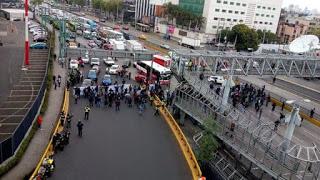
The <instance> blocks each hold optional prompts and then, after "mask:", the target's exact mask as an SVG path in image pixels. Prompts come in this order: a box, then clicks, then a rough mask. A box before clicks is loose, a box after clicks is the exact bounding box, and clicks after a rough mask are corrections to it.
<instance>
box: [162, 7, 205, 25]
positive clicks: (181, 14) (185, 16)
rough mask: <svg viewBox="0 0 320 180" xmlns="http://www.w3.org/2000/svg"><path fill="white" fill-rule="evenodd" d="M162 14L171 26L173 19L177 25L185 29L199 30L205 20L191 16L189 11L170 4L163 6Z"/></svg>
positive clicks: (194, 15)
mask: <svg viewBox="0 0 320 180" xmlns="http://www.w3.org/2000/svg"><path fill="white" fill-rule="evenodd" d="M164 9H165V10H164V14H165V16H166V17H167V18H168V21H171V22H172V24H173V21H174V19H176V23H177V24H178V25H182V26H186V27H194V28H199V29H200V28H201V27H202V24H203V23H204V21H205V19H204V17H202V16H198V15H196V14H193V13H192V12H190V11H187V10H185V9H183V8H181V7H180V6H178V5H174V4H172V3H171V2H169V3H166V4H165V5H164Z"/></svg>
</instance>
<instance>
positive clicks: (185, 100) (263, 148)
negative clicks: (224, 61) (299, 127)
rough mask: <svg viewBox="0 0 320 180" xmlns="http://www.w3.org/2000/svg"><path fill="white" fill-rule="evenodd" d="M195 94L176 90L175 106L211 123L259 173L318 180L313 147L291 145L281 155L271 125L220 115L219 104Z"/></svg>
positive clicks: (231, 111)
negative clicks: (214, 124)
mask: <svg viewBox="0 0 320 180" xmlns="http://www.w3.org/2000/svg"><path fill="white" fill-rule="evenodd" d="M198 90H199V89H196V88H195V87H194V86H191V85H188V84H183V85H180V86H178V88H177V89H176V91H177V95H176V99H175V102H174V104H175V105H176V106H177V107H178V108H179V109H181V110H183V111H184V112H185V113H187V114H188V115H189V116H191V117H193V118H194V119H196V120H197V121H199V122H204V121H206V120H209V119H211V120H212V119H214V120H215V121H216V124H217V127H218V128H217V132H214V133H215V135H216V136H217V137H218V138H219V139H221V140H222V141H223V142H224V143H225V144H226V145H228V146H229V147H231V148H232V149H234V150H235V151H236V152H238V153H239V154H241V155H243V157H245V158H246V159H248V160H249V161H251V162H252V163H254V164H255V165H256V166H257V167H258V168H259V169H261V170H262V171H264V172H266V173H267V174H269V175H270V176H271V177H273V178H276V179H290V178H293V179H299V178H300V177H301V176H302V178H304V179H317V178H318V177H319V170H320V162H319V160H318V158H317V157H320V152H319V150H318V149H317V148H316V147H301V146H299V145H297V144H294V143H293V142H291V143H290V146H289V148H288V150H287V151H284V145H285V142H286V140H285V139H284V137H283V136H282V135H280V134H278V133H277V132H276V131H274V125H273V124H272V123H262V122H260V121H259V120H258V119H256V118H251V117H250V116H246V115H244V114H242V113H241V112H239V111H237V110H236V109H232V108H229V109H225V111H223V112H222V111H221V110H220V109H219V106H218V105H219V101H218V102H215V100H214V99H207V97H210V96H209V94H206V93H205V92H204V91H202V93H200V92H199V91H198ZM232 123H234V129H233V130H232V129H231V128H230V127H231V124H232ZM301 149H304V150H305V151H301Z"/></svg>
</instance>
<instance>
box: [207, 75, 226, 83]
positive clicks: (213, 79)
mask: <svg viewBox="0 0 320 180" xmlns="http://www.w3.org/2000/svg"><path fill="white" fill-rule="evenodd" d="M208 81H209V82H214V83H216V84H222V83H223V82H224V81H225V79H224V77H223V76H210V77H209V78H208Z"/></svg>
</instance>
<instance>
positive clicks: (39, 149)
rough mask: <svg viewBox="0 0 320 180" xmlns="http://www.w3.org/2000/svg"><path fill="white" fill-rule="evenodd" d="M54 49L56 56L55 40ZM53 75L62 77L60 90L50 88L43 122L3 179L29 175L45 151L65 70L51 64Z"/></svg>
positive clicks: (60, 98) (21, 177)
mask: <svg viewBox="0 0 320 180" xmlns="http://www.w3.org/2000/svg"><path fill="white" fill-rule="evenodd" d="M56 37H58V36H56ZM55 44H56V46H55V47H56V49H55V53H56V54H58V48H57V47H59V39H58V38H56V42H55ZM53 74H55V75H58V74H60V75H61V77H62V84H61V87H60V88H57V89H56V90H54V86H51V89H50V94H49V101H48V108H47V111H46V113H45V114H44V116H43V122H42V125H41V129H39V130H38V131H37V132H36V134H35V135H34V137H33V139H32V140H31V142H30V144H29V146H28V148H27V150H26V152H25V154H24V155H23V157H22V159H21V161H20V162H19V163H18V164H17V165H16V166H15V167H14V168H12V169H11V170H10V171H9V172H8V173H7V174H5V175H4V176H3V177H2V178H3V179H10V180H21V179H23V177H24V176H25V175H26V174H28V173H30V172H31V171H32V170H33V169H34V168H35V167H36V165H37V164H38V162H39V160H40V158H41V156H42V153H43V151H44V150H45V148H46V146H47V144H48V141H49V137H50V135H51V132H52V129H53V128H54V126H55V123H56V120H57V116H58V114H59V113H60V106H61V103H62V100H63V92H64V88H63V87H64V85H65V74H66V71H65V69H63V68H61V67H60V66H59V65H58V63H57V62H53Z"/></svg>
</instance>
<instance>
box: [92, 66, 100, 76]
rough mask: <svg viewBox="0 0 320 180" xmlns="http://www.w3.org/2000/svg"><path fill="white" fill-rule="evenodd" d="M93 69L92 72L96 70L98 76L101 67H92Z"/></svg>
mask: <svg viewBox="0 0 320 180" xmlns="http://www.w3.org/2000/svg"><path fill="white" fill-rule="evenodd" d="M91 69H92V70H95V71H96V73H97V74H99V73H100V68H99V66H97V65H94V66H92V68H91Z"/></svg>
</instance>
